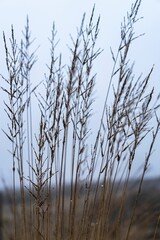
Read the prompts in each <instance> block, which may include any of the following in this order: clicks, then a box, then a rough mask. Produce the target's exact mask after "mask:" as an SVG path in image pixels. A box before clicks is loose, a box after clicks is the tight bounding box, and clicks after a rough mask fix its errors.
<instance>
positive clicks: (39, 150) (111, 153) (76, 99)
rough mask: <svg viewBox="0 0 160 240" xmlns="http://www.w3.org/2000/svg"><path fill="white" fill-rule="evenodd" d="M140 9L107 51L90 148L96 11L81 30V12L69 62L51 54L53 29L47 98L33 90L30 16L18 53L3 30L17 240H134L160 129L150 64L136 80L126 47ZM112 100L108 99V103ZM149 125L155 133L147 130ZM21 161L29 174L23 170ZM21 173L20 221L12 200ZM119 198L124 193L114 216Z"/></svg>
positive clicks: (130, 16)
mask: <svg viewBox="0 0 160 240" xmlns="http://www.w3.org/2000/svg"><path fill="white" fill-rule="evenodd" d="M140 5H141V1H140V0H137V1H135V3H134V4H133V5H132V7H131V11H130V12H129V13H127V16H126V18H124V21H123V23H122V25H121V40H120V45H119V47H118V50H117V53H116V54H114V53H113V51H112V50H111V54H112V58H113V70H112V74H111V78H110V81H109V87H108V89H107V93H106V99H105V102H104V106H103V112H102V117H101V120H100V125H99V129H98V132H97V136H96V139H95V142H94V143H93V145H91V144H90V133H91V130H90V128H89V121H90V120H91V119H92V108H93V106H94V105H93V102H94V98H93V93H94V87H95V80H96V74H94V73H93V65H94V60H95V59H96V58H97V57H98V56H99V54H100V53H101V49H97V47H96V41H97V37H98V34H99V24H100V18H98V19H97V21H96V23H95V24H94V14H95V13H94V12H95V7H94V8H93V10H92V13H91V17H90V20H89V24H88V25H86V26H85V15H84V16H83V19H82V23H81V25H80V28H79V30H78V32H77V38H76V39H75V40H74V39H73V38H72V37H71V41H72V47H69V50H70V55H71V62H70V63H69V64H68V65H67V64H66V65H65V66H63V64H62V62H63V58H62V57H63V54H60V55H59V56H57V55H56V54H55V49H56V46H57V44H58V41H57V40H56V30H55V25H54V24H53V29H52V36H51V39H50V44H51V49H50V56H51V58H50V63H49V65H47V69H48V73H47V74H45V79H44V81H43V86H44V92H45V94H44V93H43V94H42V93H41V92H38V86H35V87H32V85H31V70H32V67H33V66H34V67H35V63H36V56H35V51H31V49H32V42H33V41H32V40H31V33H30V28H29V20H28V18H27V24H26V27H25V31H24V33H23V39H22V41H21V45H20V47H19V46H18V44H17V42H16V40H15V36H14V30H13V28H12V30H11V39H10V46H8V43H7V41H6V36H5V34H4V46H5V52H6V67H7V71H8V76H7V77H3V76H2V78H3V79H4V80H5V82H6V84H7V86H6V87H2V89H3V90H4V91H5V92H6V94H7V96H8V102H5V111H6V113H7V115H8V119H9V124H8V131H4V132H5V134H6V136H7V137H8V139H9V140H10V141H11V143H12V151H11V154H12V165H13V191H14V194H13V199H14V201H13V202H14V204H13V206H14V214H13V216H14V217H13V224H14V226H13V230H14V234H13V236H12V238H13V239H15V240H18V239H25V240H27V239H35V240H40V239H45V240H50V239H56V240H59V239H61V240H63V239H68V240H74V239H79V240H80V239H87V240H88V239H91V240H92V239H97V240H99V239H106V238H107V239H126V240H127V239H130V233H131V231H132V226H133V224H134V221H133V220H134V215H135V211H136V206H137V203H138V199H139V196H140V194H141V189H142V183H143V181H144V177H145V174H146V170H147V166H148V163H149V160H150V157H151V154H152V151H153V146H154V143H155V140H156V138H157V136H158V132H159V123H160V121H159V118H158V117H157V113H156V111H157V110H158V107H154V108H153V107H152V106H151V103H152V99H153V96H154V89H152V90H151V91H150V92H149V91H148V90H147V86H148V84H149V80H150V78H151V74H152V71H153V68H151V71H150V72H149V73H148V75H147V76H146V77H145V78H144V79H143V78H142V76H140V77H138V78H137V79H136V77H135V75H134V64H132V63H130V61H129V59H128V54H129V50H130V48H131V46H132V42H133V41H135V39H137V38H138V37H139V36H135V32H134V25H135V23H136V22H137V21H138V17H137V14H138V10H139V7H140ZM41 85H42V83H41ZM111 95H112V96H113V98H112V103H110V101H109V97H110V96H111ZM31 96H32V98H33V97H35V98H36V100H37V103H38V106H39V116H40V120H39V130H38V133H37V132H36V133H35V137H33V129H32V122H33V121H34V119H33V114H32V98H31ZM157 101H158V98H157ZM157 106H158V105H157ZM154 119H156V127H155V128H154V127H153V126H152V125H151V123H152V121H153V120H154ZM150 135H152V138H151V141H150V147H149V151H148V153H147V154H146V157H145V159H144V168H143V172H142V176H141V179H140V181H139V188H138V191H137V194H136V198H135V203H134V206H133V209H132V213H131V214H130V217H129V221H128V222H124V216H125V214H126V209H125V206H126V202H127V193H128V184H129V180H130V177H131V173H132V166H133V162H134V161H135V158H136V153H137V150H138V149H139V146H140V144H142V143H143V141H144V139H145V138H147V136H150ZM92 146H93V147H92ZM26 148H27V152H28V153H27V159H26V156H25V149H26ZM26 162H27V164H28V167H29V171H28V173H26V171H24V165H25V164H26ZM16 169H17V170H18V171H16ZM69 169H70V170H69ZM96 172H98V175H97V174H96ZM17 174H18V176H19V184H20V199H21V204H20V208H21V212H20V216H19V204H18V202H17V198H16V184H17V182H16V177H17ZM68 174H70V179H68V178H67V175H68ZM115 192H117V194H118V193H119V192H120V196H119V197H118V208H117V209H116V211H115V209H114V204H115V202H116V196H117V195H116V193H115ZM28 199H29V203H28ZM113 215H114V216H115V217H114V219H113ZM126 226H127V227H126ZM157 231H158V230H157V229H156V231H155V235H156V233H157ZM154 238H155V237H154Z"/></svg>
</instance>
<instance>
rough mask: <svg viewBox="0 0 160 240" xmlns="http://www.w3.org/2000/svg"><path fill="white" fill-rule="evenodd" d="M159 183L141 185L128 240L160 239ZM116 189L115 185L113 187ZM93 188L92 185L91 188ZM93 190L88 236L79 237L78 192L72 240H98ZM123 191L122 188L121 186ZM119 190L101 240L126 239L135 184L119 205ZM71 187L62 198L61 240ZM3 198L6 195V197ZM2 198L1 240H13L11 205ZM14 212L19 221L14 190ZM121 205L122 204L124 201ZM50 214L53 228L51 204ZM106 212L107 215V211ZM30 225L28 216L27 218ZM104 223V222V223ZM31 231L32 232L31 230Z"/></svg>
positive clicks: (80, 208)
mask: <svg viewBox="0 0 160 240" xmlns="http://www.w3.org/2000/svg"><path fill="white" fill-rule="evenodd" d="M159 182H160V179H148V180H145V181H144V183H143V190H142V192H141V195H140V197H139V200H138V204H137V206H136V209H135V213H134V220H133V224H132V228H131V231H130V236H129V239H130V240H132V239H133V240H135V239H141V240H150V239H156V240H158V239H160V226H159V225H158V227H157V229H156V228H155V226H156V225H157V224H158V221H159V213H160V201H159V196H160V187H159ZM116 185H117V184H116ZM94 187H95V185H94ZM94 187H93V189H92V191H91V200H90V204H89V211H88V217H89V219H88V224H89V226H88V228H87V234H84V236H83V235H81V234H80V222H81V219H82V213H83V207H84V205H83V204H84V197H85V194H84V193H85V192H84V191H82V189H80V191H79V192H78V200H77V208H76V217H75V226H74V238H75V239H82V240H83V239H86V235H87V239H91V240H92V239H93V240H94V239H98V236H96V234H97V232H98V219H99V218H98V213H99V211H98V209H99V208H100V204H101V201H100V193H99V194H98V196H97V199H96V202H95V203H94ZM121 187H122V185H121ZM121 187H120V188H119V190H118V191H117V190H116V189H117V186H116V187H115V191H114V193H113V196H112V201H111V205H110V209H109V211H110V212H109V214H108V223H107V225H106V229H105V230H104V234H103V238H101V239H109V240H110V239H125V236H126V233H127V230H128V226H129V224H130V217H131V215H132V211H133V208H134V203H135V199H136V196H137V190H138V181H137V180H132V181H130V182H129V186H128V190H127V193H126V199H125V202H123V204H122V198H123V187H122V188H121ZM69 190H70V187H69V186H67V187H66V196H65V209H64V223H63V225H64V226H66V227H65V228H64V229H63V230H64V239H68V238H67V236H68V228H67V226H68V215H69V202H70V197H69V196H70V193H69ZM5 194H6V193H5ZM5 194H3V196H4V197H3V201H4V209H3V240H11V239H13V235H12V232H13V228H12V227H11V226H12V221H13V209H12V208H11V206H12V204H11V202H9V197H8V196H7V194H6V195H5ZM16 195H17V211H18V212H19V213H18V214H17V216H19V217H20V208H21V203H20V192H19V191H18V190H17V194H16ZM27 195H28V194H27V192H26V208H27V211H28V212H29V208H30V204H29V196H27ZM123 201H124V200H123ZM51 205H52V208H50V209H52V213H51V220H50V224H51V225H52V226H54V216H55V214H56V209H55V205H54V203H53V202H52V204H51ZM122 207H123V213H122V218H121V221H120V222H119V227H118V229H117V223H118V216H119V214H120V209H121V208H122ZM106 212H107V211H106ZM27 218H28V220H27V222H29V215H28V216H27ZM105 220H107V219H104V220H103V221H105ZM32 227H33V226H30V227H29V226H27V228H28V231H32V230H31V229H32ZM21 228H22V222H21V221H18V226H17V229H21ZM30 228H31V229H30ZM50 231H51V236H52V239H54V228H50ZM17 239H18V240H20V239H21V231H18V232H17Z"/></svg>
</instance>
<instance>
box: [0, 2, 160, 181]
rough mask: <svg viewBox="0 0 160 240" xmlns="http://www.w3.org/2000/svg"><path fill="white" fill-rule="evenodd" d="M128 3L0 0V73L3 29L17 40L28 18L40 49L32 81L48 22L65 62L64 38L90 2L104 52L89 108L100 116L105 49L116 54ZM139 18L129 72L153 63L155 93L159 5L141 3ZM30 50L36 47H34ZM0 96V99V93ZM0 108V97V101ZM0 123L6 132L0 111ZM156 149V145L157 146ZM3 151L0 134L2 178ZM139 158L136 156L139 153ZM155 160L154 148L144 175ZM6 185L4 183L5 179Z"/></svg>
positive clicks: (44, 50) (1, 170)
mask: <svg viewBox="0 0 160 240" xmlns="http://www.w3.org/2000/svg"><path fill="white" fill-rule="evenodd" d="M132 2H133V1H130V0H121V1H119V0H112V1H108V0H97V1H96V0H81V1H76V0H45V1H41V0H34V1H33V0H27V1H23V0H5V1H1V2H0V72H1V73H2V74H5V65H4V49H3V41H2V32H3V31H5V33H6V37H9V34H10V26H11V24H13V26H14V29H15V35H16V37H17V38H18V39H20V35H21V32H22V30H23V27H24V25H25V22H26V16H27V14H28V16H29V19H30V27H31V31H32V36H33V37H36V44H37V45H40V49H39V50H38V53H37V54H38V58H39V63H38V64H39V65H38V66H39V69H38V71H37V70H36V71H35V73H34V74H36V75H35V78H36V79H37V81H40V80H42V79H43V74H44V72H45V71H46V68H45V64H46V63H47V61H48V56H49V55H48V54H49V51H48V50H49V49H48V47H49V43H48V37H50V35H51V28H52V23H53V21H55V23H56V28H57V30H58V38H60V44H59V47H58V50H60V51H61V52H63V55H64V61H67V57H68V55H67V54H68V49H67V47H66V44H68V43H70V37H69V34H70V33H71V34H72V35H73V36H74V34H75V33H76V27H78V26H79V25H80V22H81V19H82V15H83V13H84V12H86V13H87V16H88V18H89V15H90V13H91V10H92V7H93V5H94V3H95V4H96V12H95V17H98V15H99V14H100V15H101V22H100V34H99V40H98V43H97V44H98V46H99V47H101V48H102V49H104V51H103V53H102V54H101V56H100V57H99V59H98V60H97V61H96V66H95V71H96V72H97V74H98V76H97V85H96V93H95V97H96V104H95V109H94V114H95V118H98V117H99V116H100V113H99V111H98V109H99V108H100V107H99V106H102V105H103V102H104V98H105V91H104V89H105V86H107V79H108V78H109V76H110V72H111V68H112V60H111V55H110V50H109V49H110V46H112V48H113V50H116V47H118V43H119V40H120V23H121V20H122V19H123V16H124V15H125V14H126V11H127V10H129V9H130V5H131V3H132ZM139 16H143V17H144V19H143V20H141V21H140V22H139V23H138V24H137V26H136V32H137V34H140V33H143V32H145V36H143V37H142V38H140V39H138V40H137V42H136V44H135V45H133V49H132V50H131V55H130V56H131V59H132V60H133V61H134V60H136V66H135V71H136V73H137V74H139V73H141V72H143V73H144V74H145V73H146V74H147V72H148V71H149V70H150V68H151V66H152V65H153V64H155V70H154V73H153V76H152V81H153V84H154V85H155V86H156V91H157V92H158V91H160V47H159V45H160V29H159V24H160V1H159V0H143V1H142V5H141V8H140V12H139ZM35 46H36V45H35ZM0 84H1V83H0ZM0 95H1V96H3V93H2V91H1V92H0ZM0 104H2V98H1V99H0ZM0 109H1V110H0V114H1V121H0V129H1V128H6V127H5V123H6V117H5V116H4V112H3V111H2V107H0ZM156 146H157V149H158V147H159V145H158V144H157V145H156ZM8 147H9V145H8V143H7V141H6V139H5V136H4V135H3V133H2V132H1V133H0V155H1V164H0V175H1V176H4V177H5V178H6V179H8V176H9V175H10V173H11V171H10V170H9V168H11V165H10V167H9V159H8V156H9V154H8V153H7V148H8ZM139 156H140V155H139ZM159 169H160V158H159V153H158V151H157V150H156V151H155V153H154V154H153V161H152V163H151V170H150V175H152V176H154V175H160V171H159ZM7 181H8V180H7Z"/></svg>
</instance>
